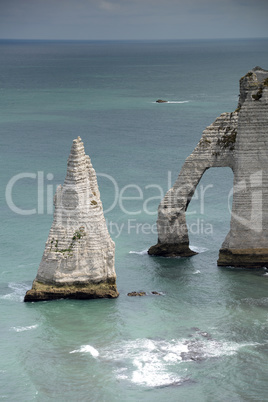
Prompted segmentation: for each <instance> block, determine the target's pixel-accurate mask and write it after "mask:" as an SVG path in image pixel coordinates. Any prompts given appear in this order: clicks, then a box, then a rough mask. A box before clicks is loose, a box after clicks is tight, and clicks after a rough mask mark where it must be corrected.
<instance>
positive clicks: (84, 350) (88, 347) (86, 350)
mask: <svg viewBox="0 0 268 402" xmlns="http://www.w3.org/2000/svg"><path fill="white" fill-rule="evenodd" d="M70 353H90V354H91V356H93V357H98V356H99V352H98V351H97V349H95V348H94V347H93V346H91V345H82V346H81V347H80V348H79V349H77V350H72V351H71V352H70Z"/></svg>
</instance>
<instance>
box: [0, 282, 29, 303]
mask: <svg viewBox="0 0 268 402" xmlns="http://www.w3.org/2000/svg"><path fill="white" fill-rule="evenodd" d="M8 287H9V289H11V290H12V292H11V293H7V294H6V295H3V296H1V297H0V299H3V300H11V301H19V302H23V300H24V296H25V293H26V292H27V290H29V285H26V284H24V283H15V282H11V283H9V284H8Z"/></svg>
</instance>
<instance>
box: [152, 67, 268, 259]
mask: <svg viewBox="0 0 268 402" xmlns="http://www.w3.org/2000/svg"><path fill="white" fill-rule="evenodd" d="M267 162H268V71H265V70H263V69H261V68H260V67H255V68H254V69H253V70H251V71H249V72H248V73H247V74H246V75H245V76H244V77H242V78H241V80H240V97H239V102H238V107H237V109H236V111H235V112H233V113H223V114H221V115H220V116H219V117H218V118H217V119H216V120H215V122H214V123H212V124H211V125H210V126H208V127H207V128H206V129H205V130H204V132H203V135H202V137H201V139H200V141H199V143H198V145H197V147H196V148H195V149H194V151H193V152H192V154H191V155H190V156H189V157H188V158H187V159H186V161H185V163H184V165H183V167H182V169H181V172H180V174H179V176H178V178H177V180H176V182H175V184H174V186H173V187H172V188H171V189H170V190H169V191H168V192H167V194H166V195H165V197H164V199H163V200H162V202H161V203H160V205H159V208H158V220H157V228H158V243H157V244H156V245H155V246H152V247H151V248H150V249H149V250H148V253H149V254H151V255H161V256H191V255H194V254H195V252H193V251H192V250H191V249H190V248H189V238H188V231H187V226H186V218H185V212H186V210H187V207H188V205H189V202H190V201H191V198H192V196H193V194H194V191H195V188H196V186H197V185H198V183H199V181H200V179H201V178H202V175H203V174H204V172H205V171H206V170H207V169H208V168H210V167H220V166H224V167H230V168H231V169H232V170H233V173H234V196H233V206H232V217H231V225H230V232H229V233H228V235H227V237H226V239H225V241H224V243H223V245H222V248H221V250H220V255H219V260H218V265H232V266H244V267H259V266H264V265H267V264H268V242H267V241H268V183H267V181H268V164H267Z"/></svg>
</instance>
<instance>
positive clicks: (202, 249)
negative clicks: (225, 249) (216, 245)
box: [190, 244, 208, 253]
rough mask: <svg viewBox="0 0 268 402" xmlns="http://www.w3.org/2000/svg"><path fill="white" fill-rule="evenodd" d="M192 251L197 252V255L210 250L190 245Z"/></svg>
mask: <svg viewBox="0 0 268 402" xmlns="http://www.w3.org/2000/svg"><path fill="white" fill-rule="evenodd" d="M190 249H191V250H192V251H195V252H196V253H204V252H205V251H208V248H206V247H197V246H192V245H191V244H190Z"/></svg>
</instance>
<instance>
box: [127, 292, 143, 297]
mask: <svg viewBox="0 0 268 402" xmlns="http://www.w3.org/2000/svg"><path fill="white" fill-rule="evenodd" d="M127 295H128V296H145V295H146V293H145V292H130V293H128V294H127Z"/></svg>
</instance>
